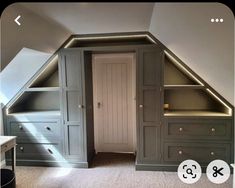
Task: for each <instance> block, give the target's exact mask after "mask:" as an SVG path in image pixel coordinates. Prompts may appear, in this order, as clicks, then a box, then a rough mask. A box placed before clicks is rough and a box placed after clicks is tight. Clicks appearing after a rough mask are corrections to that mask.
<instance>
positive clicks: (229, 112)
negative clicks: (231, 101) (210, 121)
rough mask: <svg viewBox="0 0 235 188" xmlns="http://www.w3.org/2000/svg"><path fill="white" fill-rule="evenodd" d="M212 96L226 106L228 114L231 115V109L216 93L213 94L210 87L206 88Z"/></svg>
mask: <svg viewBox="0 0 235 188" xmlns="http://www.w3.org/2000/svg"><path fill="white" fill-rule="evenodd" d="M206 90H207V91H208V92H209V93H210V94H211V95H212V96H214V97H215V98H216V99H217V100H218V101H219V102H221V103H222V104H223V105H224V106H226V108H228V114H229V115H230V116H231V115H232V109H231V108H230V107H229V106H228V105H227V104H225V103H224V102H223V101H222V100H221V99H220V98H219V97H218V96H217V95H215V94H214V93H213V92H212V91H211V90H210V89H208V88H207V89H206Z"/></svg>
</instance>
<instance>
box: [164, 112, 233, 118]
mask: <svg viewBox="0 0 235 188" xmlns="http://www.w3.org/2000/svg"><path fill="white" fill-rule="evenodd" d="M164 115H165V116H169V117H170V116H219V117H221V116H230V115H229V114H225V113H222V112H214V111H205V110H204V111H202V110H175V111H165V114H164Z"/></svg>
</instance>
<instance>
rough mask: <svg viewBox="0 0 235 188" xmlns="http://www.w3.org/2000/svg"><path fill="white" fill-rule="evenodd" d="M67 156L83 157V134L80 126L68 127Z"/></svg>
mask: <svg viewBox="0 0 235 188" xmlns="http://www.w3.org/2000/svg"><path fill="white" fill-rule="evenodd" d="M67 135H68V148H67V152H68V155H71V156H73V155H75V156H83V133H82V128H81V126H78V125H68V126H67Z"/></svg>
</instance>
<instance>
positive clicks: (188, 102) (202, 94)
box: [164, 53, 232, 116]
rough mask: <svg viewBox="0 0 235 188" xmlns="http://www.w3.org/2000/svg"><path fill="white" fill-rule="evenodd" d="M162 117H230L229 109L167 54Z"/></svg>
mask: <svg viewBox="0 0 235 188" xmlns="http://www.w3.org/2000/svg"><path fill="white" fill-rule="evenodd" d="M164 106H165V108H164V110H165V111H164V116H231V115H232V114H231V108H230V107H228V106H227V105H226V104H225V102H223V100H221V99H220V98H219V97H217V95H216V94H214V93H213V92H212V91H211V90H210V89H208V88H207V86H206V85H205V84H203V83H202V81H201V80H198V78H197V76H196V75H195V73H192V71H189V70H187V68H186V67H184V66H183V65H182V64H180V63H179V62H177V60H175V59H174V58H173V57H172V56H170V55H169V54H168V53H166V54H165V62H164Z"/></svg>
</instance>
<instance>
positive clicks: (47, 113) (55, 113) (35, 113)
mask: <svg viewBox="0 0 235 188" xmlns="http://www.w3.org/2000/svg"><path fill="white" fill-rule="evenodd" d="M10 115H16V116H20V115H27V116H28V115H30V116H60V111H59V110H49V111H48V110H47V111H23V112H15V113H11V114H10Z"/></svg>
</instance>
